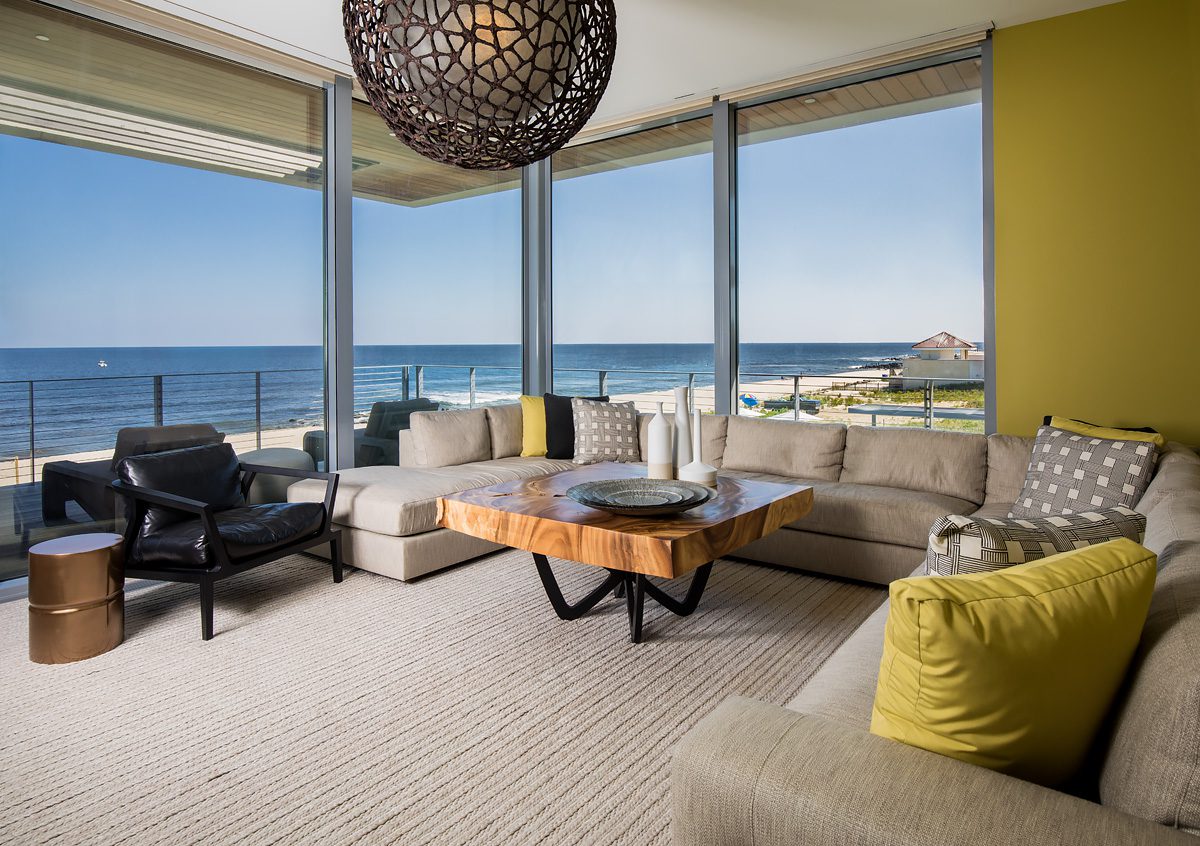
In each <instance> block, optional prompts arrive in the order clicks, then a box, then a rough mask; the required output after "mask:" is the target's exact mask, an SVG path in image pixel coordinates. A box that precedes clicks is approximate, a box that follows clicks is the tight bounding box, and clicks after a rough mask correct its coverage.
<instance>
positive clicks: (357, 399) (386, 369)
mask: <svg viewBox="0 0 1200 846" xmlns="http://www.w3.org/2000/svg"><path fill="white" fill-rule="evenodd" d="M555 379H556V384H557V389H558V390H559V391H561V392H563V393H573V394H589V393H591V392H592V391H593V390H595V391H596V392H597V393H598V394H601V395H608V396H613V397H619V398H630V399H633V400H634V401H635V403H636V404H637V407H638V409H639V410H641V411H652V410H653V409H654V407H655V405H656V404H657V403H658V402H660V401H661V402H663V403H664V405H665V407H666V408H667V409H668V410H672V411H673V410H674V400H673V395H672V389H673V388H674V387H675V386H678V385H686V386H688V387H689V388H690V389H691V390H690V395H691V397H692V398H693V404H694V406H695V407H697V408H700V409H701V410H703V411H711V410H712V409H713V407H714V391H713V374H712V372H711V371H709V372H706V371H702V370H696V371H685V370H599V369H596V370H593V369H581V368H559V369H556V370H555ZM898 387H899V388H904V387H910V388H913V390H910V391H906V392H904V393H897V391H896V388H898ZM972 387H974V388H977V390H976V391H975V392H974V393H975V394H976V395H977V396H974V395H973V396H970V397H967V400H966V401H965V402H964V400H963V398H962V397H961V396H958V395H954V396H953V397H952V398H951V401H955V402H957V403H958V404H957V405H956V406H947V405H944V404H943V405H938V404H937V403H938V402H939V400H938V391H939V389H941V390H943V391H945V390H955V389H957V390H958V391H959V392H960V393H961V392H962V391H963V389H964V388H972ZM354 388H355V390H354V410H355V418H356V421H361V420H363V419H365V417H366V416H367V414H368V413H369V412H370V409H371V405H372V404H373V403H375V402H378V401H381V400H395V399H412V398H416V397H424V396H429V397H432V398H433V399H437V400H439V401H441V402H443V403H444V404H446V405H448V406H452V407H470V408H474V407H476V406H478V405H486V404H488V403H493V402H500V401H504V400H512V399H514V398H515V397H516V396H517V395H518V394H519V393H520V391H521V369H520V367H517V366H504V365H490V364H489V365H469V364H468V365H450V364H397V365H378V366H361V367H355V368H354ZM323 390H324V374H323V372H322V371H321V370H319V369H295V370H246V371H227V372H215V373H214V372H209V373H164V374H154V375H147V376H112V377H105V376H91V377H82V378H72V379H31V380H22V381H11V382H0V486H4V485H11V484H15V483H18V482H23V481H36V480H37V478H38V476H39V475H40V470H41V465H42V464H44V463H45V462H46V461H51V460H55V459H59V458H64V457H68V456H69V457H73V458H78V459H81V460H88V459H99V458H103V457H105V456H107V455H110V454H111V452H112V444H113V443H114V442H115V440H116V434H117V430H119V429H121V428H123V427H125V426H146V425H164V424H169V423H191V422H198V421H204V422H210V423H212V424H213V425H214V426H216V427H217V428H218V429H219V430H221V431H224V432H226V433H227V435H228V440H229V441H230V442H231V443H233V444H234V446H235V447H236V448H237V449H239V450H246V449H255V448H262V447H269V446H299V445H300V441H301V439H302V436H303V432H304V431H307V430H312V429H322V428H324V426H325V424H324V402H323ZM738 395H739V409H738V411H739V413H753V414H756V415H760V416H767V417H780V416H782V417H789V418H792V419H805V418H806V416H808V415H810V414H812V413H813V412H814V411H815V410H816V409H817V408H818V407H819V409H820V416H821V417H822V418H833V419H843V420H845V421H846V422H862V423H866V422H868V418H869V420H870V423H871V425H876V424H878V423H879V422H880V421H883V422H885V423H886V422H887V421H889V420H893V421H898V422H900V423H902V424H904V425H914V424H918V423H919V425H923V426H925V427H926V428H929V427H933V426H935V425H938V422H939V421H943V422H944V421H954V424H957V425H960V426H963V427H970V428H977V429H978V430H979V431H982V427H983V422H982V415H983V409H982V407H981V405H982V403H981V399H982V386H981V385H980V384H979V383H978V382H968V381H967V380H962V379H919V380H918V379H911V378H910V379H905V378H903V377H882V378H876V377H872V376H866V375H864V376H863V378H861V379H860V378H854V377H847V376H846V375H844V374H843V375H833V376H821V375H814V374H808V373H805V374H795V373H793V374H780V373H743V374H741V379H740V380H739V391H738ZM943 397H945V394H943ZM897 400H899V401H897ZM967 402H970V403H974V405H973V406H972V407H963V405H964V404H966V403H967ZM954 424H951V425H954Z"/></svg>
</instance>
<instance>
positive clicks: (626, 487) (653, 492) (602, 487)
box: [567, 478, 716, 517]
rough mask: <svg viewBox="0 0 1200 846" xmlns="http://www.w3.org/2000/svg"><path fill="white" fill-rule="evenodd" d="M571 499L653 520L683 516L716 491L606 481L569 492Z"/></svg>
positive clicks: (648, 481) (641, 481)
mask: <svg viewBox="0 0 1200 846" xmlns="http://www.w3.org/2000/svg"><path fill="white" fill-rule="evenodd" d="M567 496H569V497H570V498H571V499H573V500H575V501H576V502H578V503H579V504H580V505H586V506H587V507H588V508H597V509H600V510H601V511H608V512H610V513H612V514H622V515H625V516H627V517H653V516H659V515H665V514H682V513H683V512H684V511H687V510H689V509H692V508H695V507H696V506H698V505H703V504H704V503H706V502H708V501H709V500H711V499H712V498H713V497H714V496H716V491H714V490H713V489H712V488H707V487H705V486H704V485H697V484H695V483H694V482H681V481H676V480H672V479H638V478H635V479H605V480H602V481H597V482H584V483H583V484H579V485H575V486H573V487H571V488H568V489H567Z"/></svg>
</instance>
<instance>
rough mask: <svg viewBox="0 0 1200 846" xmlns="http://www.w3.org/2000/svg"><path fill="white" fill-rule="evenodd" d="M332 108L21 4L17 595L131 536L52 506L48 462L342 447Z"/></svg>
mask: <svg viewBox="0 0 1200 846" xmlns="http://www.w3.org/2000/svg"><path fill="white" fill-rule="evenodd" d="M323 114H324V99H323V92H322V90H321V89H320V88H314V87H309V86H304V85H300V84H297V83H294V82H291V81H286V80H283V79H280V78H277V77H274V76H271V75H268V74H264V73H261V72H257V71H253V70H250V69H248V68H246V67H243V66H240V65H235V64H231V63H228V62H225V61H222V60H219V59H215V58H212V57H208V56H204V55H201V54H198V53H195V52H192V51H189V50H185V49H182V48H179V47H176V46H173V45H169V44H166V43H163V42H160V41H157V40H154V39H151V38H147V37H145V36H142V35H138V34H135V33H131V32H128V31H125V30H122V29H119V28H116V27H112V26H109V25H106V24H102V23H98V22H95V21H91V20H88V19H86V18H82V17H78V16H76V15H73V14H70V13H67V12H62V11H58V10H54V9H51V8H49V7H46V6H43V5H41V4H39V3H32V2H25V0H0V185H2V186H3V189H2V190H0V255H2V256H3V261H2V262H0V347H3V349H0V578H3V577H9V576H12V575H17V574H20V573H22V572H23V571H24V568H25V551H26V549H27V548H28V546H29V545H30V544H32V543H35V542H37V541H39V540H43V539H45V538H47V537H50V536H53V535H55V534H58V533H65V532H73V531H79V530H80V527H90V528H109V529H111V528H116V527H118V526H119V521H117V520H116V519H114V518H116V517H117V516H119V515H118V514H116V513H114V507H113V505H112V501H111V496H110V495H109V496H106V495H105V494H104V493H103V488H102V486H101V488H100V493H99V494H98V495H96V496H90V495H89V493H88V491H92V493H95V491H94V490H92V489H91V488H89V489H88V490H74V489H73V488H72V489H71V490H69V491H68V492H67V493H68V494H69V495H70V496H71V497H72V498H71V499H70V500H69V501H68V502H67V503H66V509H65V512H62V513H60V512H59V510H58V508H57V506H56V505H55V504H51V505H50V506H49V507H48V508H44V507H43V501H42V498H41V481H42V478H43V468H44V465H45V464H46V463H48V462H50V461H56V460H61V459H70V460H74V461H77V462H87V463H89V466H90V467H91V468H92V469H94V470H96V471H97V472H99V473H101V474H103V472H105V471H106V470H107V468H108V462H109V460H110V458H111V457H112V455H113V449H114V445H115V442H116V438H117V432H118V430H119V429H121V428H122V427H128V426H156V425H170V424H176V423H208V424H211V425H212V426H213V427H214V428H215V429H217V430H218V431H220V432H221V433H223V434H224V435H225V439H226V441H228V442H229V443H232V444H233V445H234V447H235V448H236V449H237V450H238V451H239V452H245V451H247V450H250V449H254V448H256V447H259V446H262V447H267V446H291V447H300V446H301V445H302V443H303V441H304V436H305V433H306V432H310V431H318V432H319V431H322V430H324V428H325V421H324V398H323V390H324V388H323V385H324V379H323V375H322V358H323V356H322V347H321V344H322V338H323V325H322V321H323V318H322V314H323V309H322V303H323V296H324V294H323V291H324V289H323V259H322V248H321V240H322V213H323V208H322V198H323V194H322V191H323V187H324V175H323V168H322V156H323V149H324V138H323V126H324V118H323Z"/></svg>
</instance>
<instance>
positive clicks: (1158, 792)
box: [1100, 489, 1200, 834]
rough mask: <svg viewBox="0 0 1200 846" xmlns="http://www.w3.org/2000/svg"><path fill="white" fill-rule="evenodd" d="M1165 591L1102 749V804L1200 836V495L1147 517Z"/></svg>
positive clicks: (1164, 504)
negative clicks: (1198, 669)
mask: <svg viewBox="0 0 1200 846" xmlns="http://www.w3.org/2000/svg"><path fill="white" fill-rule="evenodd" d="M1146 523H1147V529H1146V545H1147V546H1148V547H1151V548H1152V549H1155V551H1156V552H1158V554H1159V557H1158V564H1159V568H1160V571H1159V574H1158V584H1157V585H1156V586H1155V590H1154V599H1153V601H1152V602H1151V604H1150V614H1149V616H1148V617H1147V618H1146V627H1145V629H1144V630H1143V631H1142V640H1141V645H1140V647H1139V649H1138V652H1137V655H1136V656H1135V657H1134V661H1133V664H1132V666H1131V667H1130V671H1129V675H1128V678H1127V682H1126V690H1125V693H1124V696H1123V698H1122V699H1121V700H1120V701H1119V704H1118V705H1117V707H1116V708H1115V709H1114V713H1113V718H1112V733H1111V737H1110V738H1109V739H1108V742H1107V743H1106V744H1102V748H1101V755H1102V764H1101V768H1100V801H1101V803H1102V804H1104V805H1108V806H1110V807H1113V808H1116V809H1117V810H1119V811H1124V812H1125V813H1127V814H1132V815H1134V816H1137V817H1142V818H1144V819H1148V820H1153V821H1154V822H1158V823H1161V824H1163V825H1166V826H1173V827H1178V828H1182V829H1184V830H1186V831H1190V832H1191V833H1193V834H1198V833H1200V672H1197V665H1198V664H1200V490H1197V489H1192V490H1191V491H1189V492H1178V493H1175V494H1173V495H1171V496H1169V497H1168V498H1166V499H1164V500H1163V501H1161V502H1159V503H1158V504H1157V505H1155V507H1154V508H1153V509H1151V510H1150V511H1149V512H1148V513H1147V515H1146Z"/></svg>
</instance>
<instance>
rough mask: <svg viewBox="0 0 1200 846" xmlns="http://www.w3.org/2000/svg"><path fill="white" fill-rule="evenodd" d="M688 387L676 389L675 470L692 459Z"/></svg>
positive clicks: (677, 470)
mask: <svg viewBox="0 0 1200 846" xmlns="http://www.w3.org/2000/svg"><path fill="white" fill-rule="evenodd" d="M688 411H689V408H688V389H687V388H685V387H680V388H676V389H675V471H676V474H678V472H679V468H680V467H682V466H683V465H685V464H687V463H688V462H690V461H691V460H692V433H691V431H690V427H689V426H688V424H689V423H690V422H691V421H690V420H689V419H688V416H689V415H688Z"/></svg>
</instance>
